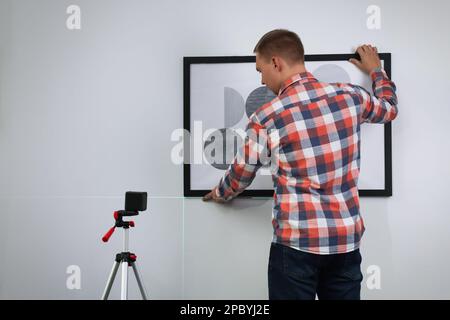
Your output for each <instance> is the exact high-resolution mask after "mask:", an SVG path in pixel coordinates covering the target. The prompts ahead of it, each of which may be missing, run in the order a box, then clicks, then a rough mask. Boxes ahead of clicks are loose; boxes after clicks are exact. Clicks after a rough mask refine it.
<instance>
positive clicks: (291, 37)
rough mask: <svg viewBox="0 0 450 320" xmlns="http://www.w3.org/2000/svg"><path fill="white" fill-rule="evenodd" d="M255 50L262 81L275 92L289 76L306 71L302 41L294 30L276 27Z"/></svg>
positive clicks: (262, 39) (263, 38)
mask: <svg viewBox="0 0 450 320" xmlns="http://www.w3.org/2000/svg"><path fill="white" fill-rule="evenodd" d="M253 52H254V53H256V70H257V71H258V72H260V73H261V83H262V84H264V85H266V86H267V87H268V88H269V89H270V90H272V91H273V92H274V93H275V94H278V91H279V90H280V87H281V85H282V84H283V82H284V81H286V80H287V79H288V78H290V77H292V76H293V75H294V74H296V73H300V72H304V71H306V69H305V57H304V55H305V52H304V49H303V44H302V41H301V40H300V38H299V37H298V35H297V34H296V33H294V32H292V31H289V30H284V29H276V30H272V31H270V32H268V33H266V34H265V35H264V36H263V37H262V38H261V39H260V40H259V42H258V43H257V44H256V46H255V49H254V50H253Z"/></svg>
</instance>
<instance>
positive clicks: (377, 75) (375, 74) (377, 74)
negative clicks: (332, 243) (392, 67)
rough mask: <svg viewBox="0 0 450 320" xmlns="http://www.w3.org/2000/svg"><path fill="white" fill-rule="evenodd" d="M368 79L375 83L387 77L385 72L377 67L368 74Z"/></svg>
mask: <svg viewBox="0 0 450 320" xmlns="http://www.w3.org/2000/svg"><path fill="white" fill-rule="evenodd" d="M369 76H370V78H371V79H372V81H376V80H380V79H384V78H386V77H387V74H386V71H384V69H383V68H381V67H378V68H375V69H373V70H372V71H371V72H370V73H369Z"/></svg>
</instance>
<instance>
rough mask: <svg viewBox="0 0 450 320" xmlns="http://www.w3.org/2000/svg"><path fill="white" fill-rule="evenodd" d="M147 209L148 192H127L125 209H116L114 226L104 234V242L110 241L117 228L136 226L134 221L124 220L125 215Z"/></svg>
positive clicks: (134, 214)
mask: <svg viewBox="0 0 450 320" xmlns="http://www.w3.org/2000/svg"><path fill="white" fill-rule="evenodd" d="M145 210H147V192H136V191H128V192H126V193H125V210H118V211H114V220H115V223H114V227H112V228H111V229H109V231H108V232H107V233H106V234H105V235H104V236H103V238H102V240H103V242H108V240H109V238H110V237H111V236H112V234H113V233H114V231H115V229H116V228H124V229H128V228H130V227H134V226H135V224H134V221H124V220H123V217H130V216H137V215H138V214H139V211H145Z"/></svg>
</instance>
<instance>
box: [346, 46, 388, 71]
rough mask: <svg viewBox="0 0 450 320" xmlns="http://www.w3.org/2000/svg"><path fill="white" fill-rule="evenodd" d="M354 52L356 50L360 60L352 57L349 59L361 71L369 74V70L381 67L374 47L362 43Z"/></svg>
mask: <svg viewBox="0 0 450 320" xmlns="http://www.w3.org/2000/svg"><path fill="white" fill-rule="evenodd" d="M356 52H358V54H359V56H360V57H361V61H359V60H357V59H353V58H352V59H350V60H349V61H350V62H351V63H353V64H354V65H355V66H357V67H358V68H359V69H361V70H362V71H363V72H365V73H367V74H370V72H372V71H373V70H374V69H376V68H381V61H380V57H379V56H378V50H377V48H376V47H372V46H371V45H363V46H360V47H359V48H358V49H357V50H356Z"/></svg>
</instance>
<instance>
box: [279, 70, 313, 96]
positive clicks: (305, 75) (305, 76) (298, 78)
mask: <svg viewBox="0 0 450 320" xmlns="http://www.w3.org/2000/svg"><path fill="white" fill-rule="evenodd" d="M311 81H317V79H316V78H315V77H314V76H313V75H312V73H310V72H308V71H305V72H300V73H297V74H294V75H293V76H292V77H290V78H288V79H287V80H285V81H284V82H283V83H282V84H281V87H280V90H279V91H278V95H281V94H282V93H283V92H284V91H285V90H286V89H287V88H288V87H289V86H291V85H293V84H294V83H305V82H311Z"/></svg>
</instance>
